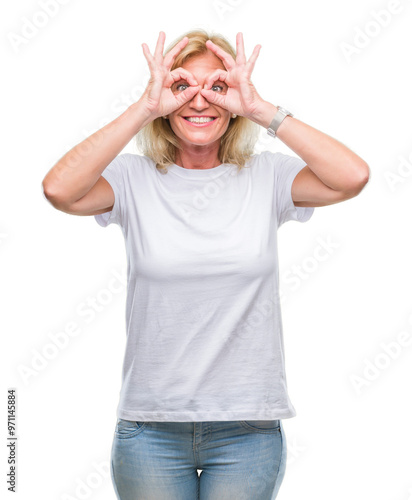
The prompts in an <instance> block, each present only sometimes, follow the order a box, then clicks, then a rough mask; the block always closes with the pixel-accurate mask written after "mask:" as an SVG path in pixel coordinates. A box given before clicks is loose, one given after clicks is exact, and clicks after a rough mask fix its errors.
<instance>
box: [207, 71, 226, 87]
mask: <svg viewBox="0 0 412 500" xmlns="http://www.w3.org/2000/svg"><path fill="white" fill-rule="evenodd" d="M227 76H228V73H227V71H225V70H223V69H217V70H216V71H214V72H213V73H212V74H211V75H210V76H208V77H207V79H206V81H205V87H206V90H208V89H210V88H211V87H212V85H213V84H214V83H215V82H217V81H220V82H225V80H226V78H227ZM225 86H227V83H225Z"/></svg>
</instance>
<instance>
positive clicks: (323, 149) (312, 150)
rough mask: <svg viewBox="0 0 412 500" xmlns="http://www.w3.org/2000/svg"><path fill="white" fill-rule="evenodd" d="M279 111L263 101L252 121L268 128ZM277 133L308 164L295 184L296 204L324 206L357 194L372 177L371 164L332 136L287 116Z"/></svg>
mask: <svg viewBox="0 0 412 500" xmlns="http://www.w3.org/2000/svg"><path fill="white" fill-rule="evenodd" d="M276 112H277V107H276V106H274V105H273V104H271V103H269V102H265V103H263V104H262V106H261V108H260V109H259V111H257V112H256V114H255V115H254V116H253V117H250V119H251V120H252V121H254V122H255V123H258V124H259V125H261V126H262V127H265V128H266V129H267V128H268V127H269V125H270V123H271V121H272V119H273V118H274V116H275V114H276ZM276 136H277V137H278V138H279V139H280V140H281V141H282V142H284V143H285V144H286V145H287V146H288V147H289V148H290V149H291V150H292V151H294V152H295V153H296V154H297V155H298V156H300V157H301V158H302V160H303V161H304V162H305V163H306V165H307V166H306V167H304V168H303V169H302V170H301V171H300V172H299V173H298V175H297V176H296V177H295V180H294V182H293V185H292V198H293V201H294V203H295V205H296V206H310V207H316V206H324V205H330V204H332V203H337V202H339V201H343V200H347V199H349V198H353V197H354V196H356V195H358V194H359V193H360V192H361V191H362V189H363V188H364V186H365V185H366V184H367V182H368V180H369V173H370V170H369V166H368V164H367V163H366V162H365V161H364V160H362V158H360V157H359V156H358V155H356V154H355V153H354V152H353V151H351V150H350V149H349V148H347V147H346V146H344V145H343V144H342V143H341V142H339V141H337V140H336V139H334V138H333V137H330V136H329V135H327V134H324V133H323V132H320V131H319V130H317V129H315V128H313V127H311V126H309V125H307V124H306V123H303V122H301V121H300V120H298V119H297V118H295V117H291V116H287V117H286V118H285V119H284V120H283V122H282V123H281V124H280V126H279V128H278V130H277V132H276Z"/></svg>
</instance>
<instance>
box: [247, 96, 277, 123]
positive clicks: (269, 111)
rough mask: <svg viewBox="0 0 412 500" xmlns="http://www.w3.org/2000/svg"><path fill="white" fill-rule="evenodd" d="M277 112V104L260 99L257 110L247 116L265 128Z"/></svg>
mask: <svg viewBox="0 0 412 500" xmlns="http://www.w3.org/2000/svg"><path fill="white" fill-rule="evenodd" d="M277 112H278V108H277V106H275V105H274V104H271V103H270V102H268V101H262V104H261V105H260V106H259V108H258V110H257V111H256V112H255V113H254V114H253V116H250V117H248V118H249V120H252V121H253V122H255V123H257V124H258V125H261V126H262V127H264V128H265V129H268V128H269V125H270V123H271V121H272V120H273V118H274V117H275V115H276V113H277Z"/></svg>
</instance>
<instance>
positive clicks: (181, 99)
mask: <svg viewBox="0 0 412 500" xmlns="http://www.w3.org/2000/svg"><path fill="white" fill-rule="evenodd" d="M199 89H200V85H196V86H195V87H187V89H185V90H183V92H180V94H177V95H176V96H175V97H176V101H177V102H178V104H179V108H180V107H181V106H183V104H186V103H187V102H188V101H190V100H191V99H193V97H194V96H195V95H196V94H197V93H198V92H199Z"/></svg>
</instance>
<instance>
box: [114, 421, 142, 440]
mask: <svg viewBox="0 0 412 500" xmlns="http://www.w3.org/2000/svg"><path fill="white" fill-rule="evenodd" d="M146 425H147V422H137V421H135V420H124V419H123V418H118V419H117V423H116V429H115V432H114V433H115V436H116V437H118V438H120V439H126V438H132V437H135V436H137V435H138V434H140V433H141V432H142V431H143V429H144V428H145V427H146Z"/></svg>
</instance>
